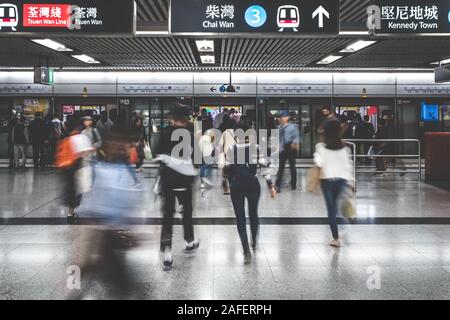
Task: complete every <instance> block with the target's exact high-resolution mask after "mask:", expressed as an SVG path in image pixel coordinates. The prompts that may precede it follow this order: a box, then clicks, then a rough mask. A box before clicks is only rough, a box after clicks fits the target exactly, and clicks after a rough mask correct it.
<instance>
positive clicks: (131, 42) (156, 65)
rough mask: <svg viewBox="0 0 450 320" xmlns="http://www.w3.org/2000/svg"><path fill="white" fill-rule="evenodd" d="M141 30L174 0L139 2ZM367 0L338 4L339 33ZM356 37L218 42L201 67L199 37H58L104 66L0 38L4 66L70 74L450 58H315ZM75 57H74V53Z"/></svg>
mask: <svg viewBox="0 0 450 320" xmlns="http://www.w3.org/2000/svg"><path fill="white" fill-rule="evenodd" d="M136 2H137V5H138V10H137V26H138V27H137V29H138V31H161V32H164V31H166V30H167V24H168V22H167V20H168V12H169V0H136ZM370 2H371V1H370V0H341V12H340V16H341V18H340V19H341V28H343V29H345V30H349V31H351V30H358V29H359V30H361V29H363V27H364V24H365V19H366V18H367V15H366V8H367V6H368V5H369V4H370ZM358 39H359V38H355V37H354V36H351V37H350V36H348V37H346V36H342V35H341V36H339V37H336V38H322V39H312V38H309V39H306V38H270V37H267V38H242V37H241V38H238V37H227V38H216V39H214V41H215V48H216V50H215V51H216V64H215V65H212V66H207V65H202V64H201V61H200V57H199V54H198V52H197V50H196V46H195V39H194V38H189V37H171V36H169V35H167V34H166V35H164V34H158V35H153V34H146V35H138V36H136V37H134V38H130V37H114V38H112V37H102V38H98V37H97V38H79V37H76V38H75V37H73V38H70V37H65V38H54V39H53V40H55V41H58V42H60V43H62V44H64V45H66V46H67V47H69V48H71V49H73V50H75V52H76V53H83V54H86V55H89V56H91V57H93V58H95V59H96V60H98V61H100V62H101V65H92V66H87V65H86V64H85V63H83V62H80V61H78V60H75V59H73V58H72V57H71V56H70V54H67V53H59V52H55V51H53V50H50V49H47V48H45V47H42V46H40V45H38V44H35V43H33V42H31V41H30V40H29V39H25V38H1V37H0V69H1V68H3V69H6V68H14V67H16V68H19V67H21V68H23V67H33V66H39V65H48V66H51V67H62V68H63V69H68V70H84V69H92V70H118V71H120V70H148V71H225V70H229V69H230V68H232V69H233V70H237V71H244V70H248V71H266V70H267V71H303V70H369V69H370V70H373V69H375V70H385V69H387V70H389V69H390V68H405V69H430V68H431V67H432V66H431V65H430V63H431V62H434V61H440V60H444V59H446V58H448V57H449V56H450V49H449V48H450V38H449V37H445V38H443V37H439V38H420V39H419V38H415V39H392V40H389V39H385V40H380V41H378V42H377V43H375V44H374V45H372V46H370V47H368V48H366V49H363V50H361V51H359V52H357V53H354V54H350V55H346V56H345V57H344V58H343V59H340V60H338V61H336V62H334V63H332V64H329V65H327V66H326V67H321V68H319V67H318V65H317V64H316V62H317V61H319V60H320V59H322V58H324V57H326V56H327V55H330V54H335V53H337V52H339V51H340V50H342V49H344V48H345V47H346V46H348V45H349V44H351V43H353V42H354V41H355V40H358ZM72 54H73V53H72Z"/></svg>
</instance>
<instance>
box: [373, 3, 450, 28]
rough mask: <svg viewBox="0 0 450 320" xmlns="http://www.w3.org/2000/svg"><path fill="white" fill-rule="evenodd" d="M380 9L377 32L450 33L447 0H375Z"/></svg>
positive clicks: (449, 5) (449, 11)
mask: <svg viewBox="0 0 450 320" xmlns="http://www.w3.org/2000/svg"><path fill="white" fill-rule="evenodd" d="M376 5H378V6H379V7H380V10H381V30H379V31H377V33H378V34H391V33H392V34H395V33H411V34H424V33H425V34H427V33H431V34H432V33H450V1H449V0H435V1H433V0H377V1H376Z"/></svg>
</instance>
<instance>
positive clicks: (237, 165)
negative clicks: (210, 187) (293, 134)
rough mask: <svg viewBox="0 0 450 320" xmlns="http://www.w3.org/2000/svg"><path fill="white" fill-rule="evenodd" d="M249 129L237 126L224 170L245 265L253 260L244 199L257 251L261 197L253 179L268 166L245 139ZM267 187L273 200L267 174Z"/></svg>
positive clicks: (274, 190) (272, 188)
mask: <svg viewBox="0 0 450 320" xmlns="http://www.w3.org/2000/svg"><path fill="white" fill-rule="evenodd" d="M247 130H248V127H247V126H246V125H243V124H240V125H238V126H237V127H236V131H235V137H236V144H235V145H232V146H231V147H230V149H229V150H228V152H227V164H226V166H225V167H224V176H225V177H227V178H228V181H229V185H230V195H231V202H232V203H233V209H234V213H235V215H236V224H237V229H238V233H239V237H240V239H241V244H242V248H243V253H244V264H249V263H250V262H251V260H252V254H251V251H250V245H249V241H248V237H247V221H246V213H245V200H246V199H247V202H248V214H249V217H250V229H251V234H252V245H251V247H252V249H253V250H256V246H257V241H258V232H259V218H258V204H259V198H260V196H261V185H260V183H259V181H258V178H257V176H256V174H257V168H258V164H260V165H264V166H268V165H269V162H266V161H260V160H263V159H260V158H259V154H260V153H259V150H258V149H259V148H258V146H257V145H255V144H253V143H251V142H250V141H251V140H252V139H250V138H249V137H248V136H245V132H247ZM264 178H265V180H266V182H267V186H268V187H269V191H270V195H271V197H272V198H275V196H276V194H277V192H276V189H275V187H274V185H273V182H272V179H271V177H270V175H269V174H266V175H264Z"/></svg>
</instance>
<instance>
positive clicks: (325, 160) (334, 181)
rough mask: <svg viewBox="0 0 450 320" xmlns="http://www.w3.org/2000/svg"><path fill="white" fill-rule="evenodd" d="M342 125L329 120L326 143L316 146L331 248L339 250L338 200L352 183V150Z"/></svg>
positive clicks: (316, 157)
mask: <svg viewBox="0 0 450 320" xmlns="http://www.w3.org/2000/svg"><path fill="white" fill-rule="evenodd" d="M341 129H342V127H341V123H340V122H339V121H338V120H329V121H327V122H326V123H325V124H324V126H323V130H324V132H323V133H324V142H321V143H318V144H317V145H316V152H315V154H314V163H315V164H316V166H317V167H319V168H320V171H321V186H322V190H323V195H324V197H325V203H326V206H327V211H328V219H329V222H330V228H331V233H332V235H333V240H331V242H330V246H332V247H336V248H339V247H340V246H341V243H340V240H339V232H338V226H337V220H336V216H337V214H338V211H339V207H338V199H339V197H340V196H341V195H342V194H343V192H344V188H345V187H346V186H347V184H348V183H349V181H352V180H353V179H354V178H353V174H352V164H351V162H350V155H351V152H350V149H349V148H348V147H346V146H345V143H344V141H342V139H341V133H342V131H341Z"/></svg>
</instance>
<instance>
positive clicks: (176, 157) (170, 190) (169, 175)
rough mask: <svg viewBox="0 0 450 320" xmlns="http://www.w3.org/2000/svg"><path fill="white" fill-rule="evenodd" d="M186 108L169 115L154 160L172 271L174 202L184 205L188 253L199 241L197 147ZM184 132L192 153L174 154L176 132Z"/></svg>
mask: <svg viewBox="0 0 450 320" xmlns="http://www.w3.org/2000/svg"><path fill="white" fill-rule="evenodd" d="M185 109H186V108H182V107H178V108H175V109H174V110H173V111H172V112H171V114H170V115H169V118H170V121H171V125H170V126H169V127H167V128H166V129H165V130H163V131H162V132H161V140H160V144H159V146H158V147H157V148H156V150H157V151H156V154H157V157H156V158H155V159H154V160H155V161H159V162H160V163H161V167H160V183H161V191H162V196H163V227H162V232H161V252H162V253H163V254H164V268H165V270H170V268H171V267H172V265H173V256H172V234H173V230H172V229H173V216H174V214H175V200H176V199H178V202H179V203H180V204H181V205H182V206H183V227H184V240H185V242H186V246H185V251H186V252H193V251H194V250H196V249H197V248H198V247H199V245H200V244H199V241H198V240H196V239H195V236H194V226H193V220H192V210H193V206H192V183H193V181H194V178H195V176H196V175H197V173H196V171H195V168H194V165H193V162H192V154H193V153H192V150H193V147H194V141H193V137H194V135H193V127H192V125H191V123H190V122H189V121H188V116H189V112H188V110H185ZM178 129H181V130H180V131H179V132H182V133H184V134H185V136H187V138H188V139H190V140H191V141H187V142H186V141H184V142H185V143H186V145H185V146H186V147H188V148H187V149H189V150H185V151H186V153H184V152H181V154H180V153H177V154H175V152H173V151H174V148H175V147H176V146H177V145H178V144H179V143H180V142H181V139H180V141H172V135H173V133H174V132H175V131H176V130H178Z"/></svg>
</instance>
